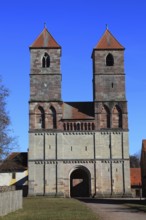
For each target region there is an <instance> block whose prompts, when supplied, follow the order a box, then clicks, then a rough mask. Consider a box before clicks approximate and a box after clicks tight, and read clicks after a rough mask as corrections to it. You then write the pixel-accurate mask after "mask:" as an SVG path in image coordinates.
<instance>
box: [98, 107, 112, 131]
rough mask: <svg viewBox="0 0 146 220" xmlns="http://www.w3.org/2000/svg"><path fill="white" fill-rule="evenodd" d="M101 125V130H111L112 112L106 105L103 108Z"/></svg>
mask: <svg viewBox="0 0 146 220" xmlns="http://www.w3.org/2000/svg"><path fill="white" fill-rule="evenodd" d="M100 123H101V124H100V127H101V128H110V111H109V109H108V107H107V106H105V105H104V106H103V107H102V111H101V119H100Z"/></svg>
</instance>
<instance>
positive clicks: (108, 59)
mask: <svg viewBox="0 0 146 220" xmlns="http://www.w3.org/2000/svg"><path fill="white" fill-rule="evenodd" d="M113 65H114V57H113V55H112V54H111V53H109V54H108V55H107V57H106V66H113Z"/></svg>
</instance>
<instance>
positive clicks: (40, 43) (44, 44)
mask: <svg viewBox="0 0 146 220" xmlns="http://www.w3.org/2000/svg"><path fill="white" fill-rule="evenodd" d="M30 48H61V46H60V45H59V44H58V43H57V42H56V40H55V39H54V38H53V37H52V35H51V34H50V33H49V32H48V30H47V28H46V27H45V28H44V29H43V31H42V32H41V34H40V35H39V36H38V37H37V39H36V40H35V41H34V42H33V44H32V45H31V46H30Z"/></svg>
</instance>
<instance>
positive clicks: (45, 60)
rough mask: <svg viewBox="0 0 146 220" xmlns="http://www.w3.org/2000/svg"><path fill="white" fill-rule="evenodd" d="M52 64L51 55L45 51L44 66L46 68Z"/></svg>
mask: <svg viewBox="0 0 146 220" xmlns="http://www.w3.org/2000/svg"><path fill="white" fill-rule="evenodd" d="M49 66H50V56H49V55H48V54H47V53H45V54H44V56H43V59H42V67H43V68H46V67H49Z"/></svg>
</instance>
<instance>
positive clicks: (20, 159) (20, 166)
mask: <svg viewBox="0 0 146 220" xmlns="http://www.w3.org/2000/svg"><path fill="white" fill-rule="evenodd" d="M27 156H28V154H27V152H13V153H11V154H10V155H9V156H8V157H7V158H6V159H5V160H4V161H3V162H2V163H1V164H0V172H13V171H20V170H26V169H27Z"/></svg>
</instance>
